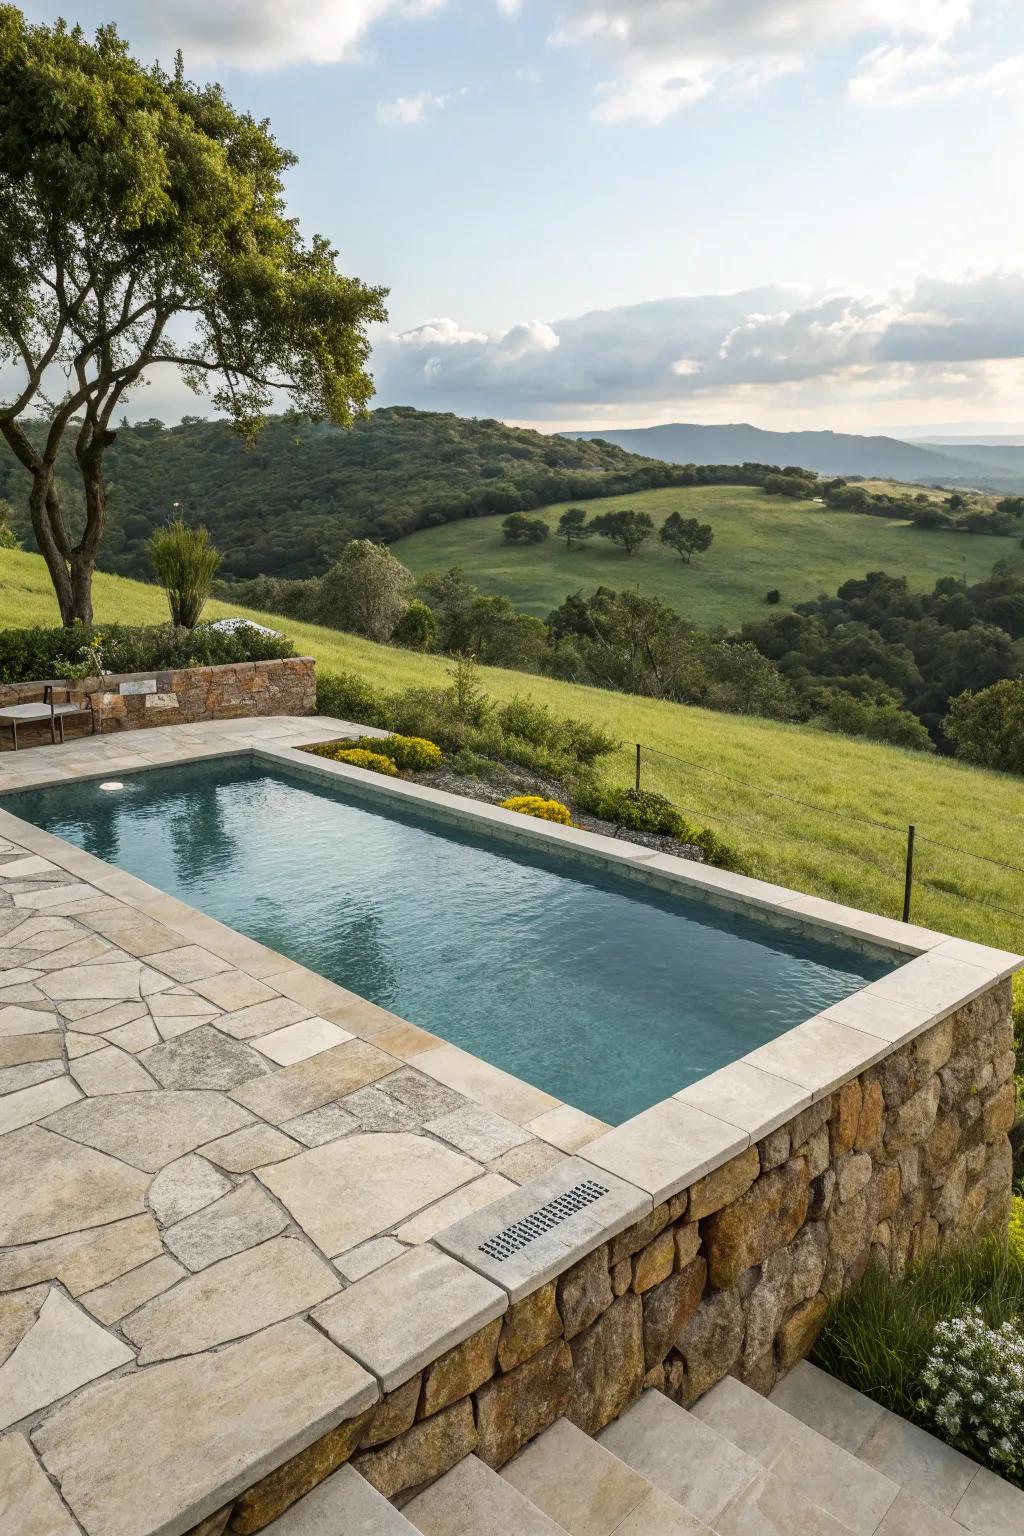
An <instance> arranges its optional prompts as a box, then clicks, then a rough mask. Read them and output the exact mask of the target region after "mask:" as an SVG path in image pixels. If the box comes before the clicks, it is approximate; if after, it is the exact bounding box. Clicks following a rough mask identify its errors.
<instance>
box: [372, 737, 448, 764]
mask: <svg viewBox="0 0 1024 1536" xmlns="http://www.w3.org/2000/svg"><path fill="white" fill-rule="evenodd" d="M354 745H355V746H357V747H361V748H362V749H363V750H364V751H366V752H380V753H382V754H383V755H384V756H385V757H390V759H391V761H392V762H393V763H394V765H395V767H396V768H400V769H401V770H402V772H403V773H429V772H430V770H431V769H433V768H440V766H441V762H442V760H443V757H444V754H443V753H442V751H441V748H440V747H439V746H437V744H436V743H435V742H433V741H427V740H426V738H425V737H423V736H360V738H359V740H358V741H357V742H355V743H354Z"/></svg>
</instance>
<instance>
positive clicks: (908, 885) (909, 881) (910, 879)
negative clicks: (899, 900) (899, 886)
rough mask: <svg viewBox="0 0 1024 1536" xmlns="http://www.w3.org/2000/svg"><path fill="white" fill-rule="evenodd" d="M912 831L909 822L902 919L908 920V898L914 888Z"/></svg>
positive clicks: (912, 827) (912, 828)
mask: <svg viewBox="0 0 1024 1536" xmlns="http://www.w3.org/2000/svg"><path fill="white" fill-rule="evenodd" d="M914 831H915V828H914V826H913V824H911V825H910V826H909V827H908V828H907V872H906V877H905V879H904V882H903V921H904V922H905V923H909V922H910V898H911V895H912V894H913V890H914Z"/></svg>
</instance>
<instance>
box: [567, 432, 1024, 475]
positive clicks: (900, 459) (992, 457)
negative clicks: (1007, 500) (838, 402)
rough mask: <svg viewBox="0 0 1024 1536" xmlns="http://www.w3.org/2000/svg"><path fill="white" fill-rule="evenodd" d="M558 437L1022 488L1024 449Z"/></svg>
mask: <svg viewBox="0 0 1024 1536" xmlns="http://www.w3.org/2000/svg"><path fill="white" fill-rule="evenodd" d="M562 435H563V436H565V437H571V438H587V439H591V440H593V439H597V438H599V439H601V440H603V441H604V442H606V443H613V444H615V445H616V446H617V447H619V448H625V449H628V450H629V452H631V453H639V454H645V455H646V456H647V457H649V458H655V459H664V460H666V461H667V462H668V463H669V464H745V463H751V462H753V463H758V464H783V465H784V464H799V465H800V466H801V467H802V468H803V469H813V470H816V471H817V472H818V474H821V475H846V476H850V475H860V476H862V477H864V478H865V479H885V480H906V481H914V482H920V483H923V484H925V485H962V486H977V487H978V488H979V489H984V490H1014V489H1017V488H1018V487H1021V486H1024V448H1016V447H1012V446H1007V447H998V448H995V447H990V446H981V445H974V444H969V445H965V446H963V447H956V448H947V447H945V446H943V447H941V448H940V447H931V446H928V447H926V446H925V445H924V444H922V443H904V442H901V441H900V440H899V439H898V438H895V437H858V436H855V435H854V434H853V433H849V432H766V431H763V430H762V429H761V428H760V427H752V426H750V425H748V424H747V423H746V422H743V423H739V424H737V425H734V426H725V427H706V426H699V425H696V424H693V423H689V422H671V423H669V424H668V425H666V426H660V427H627V428H622V429H616V430H612V429H609V430H606V431H603V432H566V433H563V434H562Z"/></svg>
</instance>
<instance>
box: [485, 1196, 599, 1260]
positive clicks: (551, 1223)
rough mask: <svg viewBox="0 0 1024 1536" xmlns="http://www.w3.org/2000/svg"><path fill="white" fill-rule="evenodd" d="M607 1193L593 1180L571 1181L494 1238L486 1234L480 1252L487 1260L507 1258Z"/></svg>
mask: <svg viewBox="0 0 1024 1536" xmlns="http://www.w3.org/2000/svg"><path fill="white" fill-rule="evenodd" d="M606 1194H608V1186H607V1185H606V1184H599V1183H598V1182H597V1180H596V1179H584V1180H583V1182H582V1183H581V1184H574V1185H573V1186H572V1188H571V1189H567V1190H566V1191H565V1193H564V1194H562V1195H556V1196H555V1198H554V1199H553V1200H549V1201H548V1202H547V1204H546V1205H541V1206H538V1207H537V1209H536V1210H535V1211H531V1213H530V1215H529V1216H524V1217H523V1219H522V1220H521V1221H514V1222H513V1223H512V1225H511V1226H510V1227H505V1228H504V1229H503V1230H502V1231H501V1232H496V1233H495V1235H494V1236H493V1237H489V1238H488V1239H487V1241H486V1242H485V1243H481V1244H480V1250H479V1251H480V1252H481V1253H486V1254H487V1257H488V1258H490V1259H497V1260H498V1262H499V1263H500V1262H501V1261H502V1260H503V1259H510V1258H511V1257H512V1255H513V1254H515V1253H518V1252H519V1250H520V1249H521V1248H525V1247H526V1245H527V1244H528V1243H532V1242H533V1241H534V1240H535V1239H536V1238H538V1237H543V1236H544V1233H545V1232H550V1231H551V1229H552V1227H557V1226H560V1225H561V1223H562V1222H563V1221H568V1219H569V1217H570V1216H575V1214H576V1212H577V1211H582V1210H583V1209H584V1207H585V1206H588V1205H593V1203H594V1201H595V1200H600V1198H601V1196H602V1195H606Z"/></svg>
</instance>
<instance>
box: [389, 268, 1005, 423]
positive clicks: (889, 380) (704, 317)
mask: <svg viewBox="0 0 1024 1536" xmlns="http://www.w3.org/2000/svg"><path fill="white" fill-rule="evenodd" d="M1022 365H1024V273H988V274H969V275H967V276H964V277H962V278H960V279H957V280H940V279H934V278H921V279H919V280H918V282H917V283H916V284H915V285H914V286H913V287H912V288H911V289H908V290H905V291H898V292H892V293H884V294H851V293H842V294H830V295H813V294H807V293H804V292H801V291H800V290H797V289H786V288H765V289H758V290H753V291H751V292H747V293H736V294H715V295H706V296H695V297H684V298H668V299H660V300H655V301H653V302H650V303H647V304H638V305H631V306H626V307H623V308H619V309H610V310H598V311H593V312H591V313H589V314H585V315H579V316H576V317H573V318H571V319H564V320H558V321H554V322H551V323H546V322H542V321H536V320H534V321H529V322H524V323H522V324H518V325H514V326H512V327H510V328H509V329H508V330H505V331H498V332H490V333H488V332H482V331H479V330H470V329H466V328H463V327H461V326H460V325H459V324H458V322H457V321H455V320H453V319H447V320H434V321H431V322H429V323H428V324H426V325H423V326H419V327H417V328H416V329H414V330H411V331H406V332H403V333H401V334H399V335H392V336H389V337H386V338H384V339H383V340H382V341H381V342H380V344H379V345H378V346H377V347H376V349H375V353H374V362H373V366H374V373H375V377H376V380H377V387H378V392H379V398H380V399H381V401H382V403H395V404H397V403H402V404H407V405H418V406H421V407H424V408H427V409H436V410H455V411H461V412H463V413H465V414H470V415H474V414H476V415H479V414H487V415H496V416H503V417H506V418H507V417H511V418H513V419H519V420H524V419H535V420H544V419H549V420H550V419H556V418H557V419H559V420H561V421H563V422H564V421H568V420H571V419H572V418H573V417H576V418H586V417H588V416H589V417H591V418H593V416H594V414H595V412H599V413H600V414H601V415H602V416H603V417H605V418H607V417H608V416H614V415H615V414H616V413H621V412H623V411H627V412H631V413H633V415H634V416H636V415H638V414H639V415H640V416H643V415H646V416H647V417H648V419H650V416H651V415H655V414H665V412H666V411H674V412H675V413H677V414H678V412H679V411H680V410H681V409H688V410H689V411H690V412H691V415H692V414H696V416H697V417H698V418H699V417H701V416H705V417H706V414H707V409H708V408H709V406H713V407H714V408H715V409H718V408H722V409H724V408H725V407H726V405H727V404H728V403H729V402H732V403H733V406H734V409H736V410H738V409H740V408H743V409H755V405H754V404H753V403H752V402H759V404H758V405H757V407H756V408H757V409H759V410H761V411H763V410H764V408H765V406H766V405H770V404H771V403H772V402H773V401H775V400H777V399H778V398H780V396H786V397H788V398H790V399H792V398H795V397H797V396H800V397H802V398H803V397H806V399H807V400H808V401H811V400H814V401H816V402H817V407H818V410H819V413H820V410H821V402H822V400H823V399H825V398H827V397H832V396H835V395H837V394H838V395H840V396H841V395H843V393H844V392H851V391H852V392H853V393H854V394H856V393H857V392H861V393H864V394H867V393H871V394H873V396H874V397H876V398H878V399H879V400H882V399H886V398H893V399H895V398H900V399H902V400H904V401H907V400H912V399H914V398H916V397H917V395H919V394H921V393H924V394H926V395H927V396H928V398H933V397H937V396H942V397H946V396H957V395H958V396H960V397H961V398H964V399H968V400H969V399H971V397H972V395H974V396H976V398H977V400H981V399H982V398H986V397H987V392H988V390H989V388H990V385H991V382H992V380H995V379H998V380H999V381H1000V388H1003V389H1005V390H1010V391H1011V393H1012V391H1013V389H1014V388H1015V389H1016V398H1017V408H1018V409H1020V406H1021V404H1022V402H1024V366H1022Z"/></svg>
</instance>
